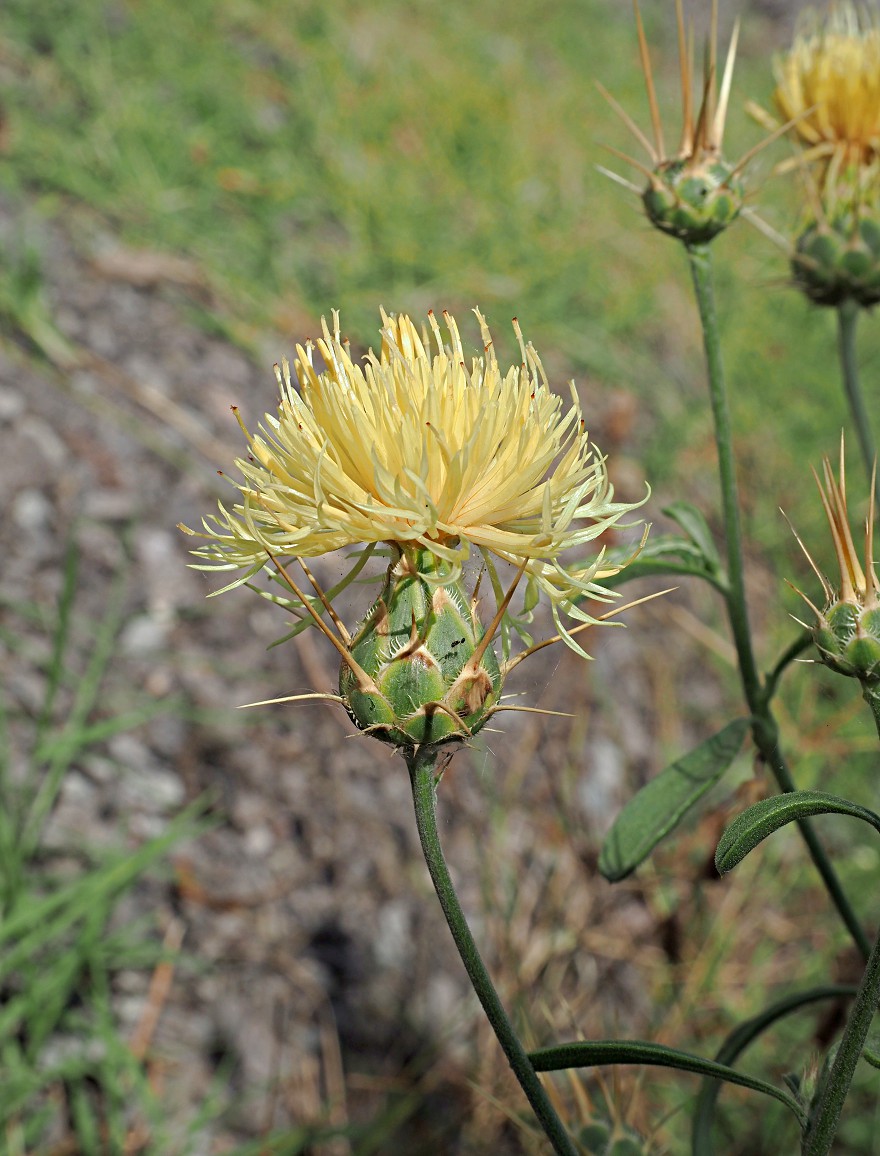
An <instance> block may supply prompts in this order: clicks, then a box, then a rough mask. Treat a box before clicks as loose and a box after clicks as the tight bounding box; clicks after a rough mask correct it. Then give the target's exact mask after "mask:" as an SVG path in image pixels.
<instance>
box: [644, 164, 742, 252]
mask: <svg viewBox="0 0 880 1156" xmlns="http://www.w3.org/2000/svg"><path fill="white" fill-rule="evenodd" d="M744 198H745V189H744V187H743V184H742V181H740V180H739V178H738V177H737V176H736V174H735V172H734V170H733V167H732V166H731V165H728V164H727V163H726V162H725V161H723V160H721V159H717V160H710V159H705V160H703V161H702V163H699V164H694V163H693V161H692V160H690V159H685V160H681V159H676V160H672V161H665V162H664V163H663V164H661V165H659V166H658V167H657V168H656V169H655V170H654V172H653V174H652V178H651V181H650V183H649V185H648V187H647V188H646V189H645V191H644V193H643V194H642V202H643V204H644V206H645V211H646V213H647V214H648V217H649V219H650V221H651V224H653V225H654V226H655V227H656V228H658V229H660V230H661V232H664V233H668V234H669V235H670V236H672V237H676V238H677V239H678V240H679V241H684V242H685V244H688V245H704V244H705V243H706V242H707V241H711V240H712V238H713V237H717V236H718V234H719V233H721V232H723V231H724V229H726V228H727V227H728V225H731V224H733V222H734V221H735V220H736V218H737V217H738V216H739V213H740V210H741V209H742V207H743V202H744Z"/></svg>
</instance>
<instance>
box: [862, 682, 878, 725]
mask: <svg viewBox="0 0 880 1156" xmlns="http://www.w3.org/2000/svg"><path fill="white" fill-rule="evenodd" d="M862 698H864V700H865V702H866V703H867V704H868V706H869V707H870V708H871V714H872V715H873V716H874V725H875V726H876V728H877V737H878V738H880V687H878V686H876V685H869V684H868V683H866V682H863V683H862Z"/></svg>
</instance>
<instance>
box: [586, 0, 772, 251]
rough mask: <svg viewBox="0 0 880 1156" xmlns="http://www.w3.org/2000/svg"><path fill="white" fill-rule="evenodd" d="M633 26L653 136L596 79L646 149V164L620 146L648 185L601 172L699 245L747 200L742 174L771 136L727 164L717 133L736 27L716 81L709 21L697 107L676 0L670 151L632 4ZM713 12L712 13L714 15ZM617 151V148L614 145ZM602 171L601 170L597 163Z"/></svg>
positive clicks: (653, 217) (666, 226)
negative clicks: (677, 108)
mask: <svg viewBox="0 0 880 1156" xmlns="http://www.w3.org/2000/svg"><path fill="white" fill-rule="evenodd" d="M635 10H636V29H637V31H638V37H639V52H640V55H641V61H642V71H643V72H644V75H645V85H646V88H647V92H648V104H649V107H650V113H651V124H652V128H653V139H649V137H648V136H646V135H645V134H644V133H643V132H642V131H641V129H639V128H638V126H637V125H636V124H635V122H634V121H633V120H631V119H630V117H629V115H628V114H627V113H626V112H625V111H624V110H623V108H621V106H620V105H619V104H618V103H617V101H616V100H614V98H613V97H612V96H610V94H608V93H606V92H605V90H604V89H603V88H601V86H600V91H601V92H602V93H603V95H604V96H605V97H606V99H607V100H608V101H609V103H610V104H611V107H612V108H613V109H614V111H615V112H616V113H617V114H618V115H619V116H620V117H621V118H622V119H623V122H624V124H625V125H626V126H627V128H628V129H629V130H630V132H631V133H632V134H633V136H634V137H635V138H636V139H637V140H638V141H639V143H640V144H641V145H642V146H643V147H644V148H645V149H646V150H647V152H648V155H649V157H650V164H648V165H645V164H642V163H641V161H638V160H634V159H633V158H632V157H628V156H625V155H624V154H623V153H618V154H617V155H619V156H621V157H622V158H623V159H624V160H626V161H627V162H628V163H629V164H631V165H632V166H633V168H635V169H637V170H638V171H639V172H640V173H642V175H643V176H644V177H646V178H647V185H645V186H644V187H643V188H642V189H640V188H638V186H636V185H634V184H632V183H630V182H629V181H627V180H624V179H623V178H622V177H619V176H616V174H614V173H607V175H608V176H611V177H612V178H614V179H615V180H616V181H618V183H620V184H623V185H624V186H625V187H627V188H630V189H632V190H633V191H634V192H637V193H639V194H640V196H641V198H642V204H643V205H644V208H645V212H646V214H647V217H648V220H649V221H650V222H651V224H652V225H654V227H655V228H657V229H659V230H660V231H661V232H663V233H666V234H667V235H669V236H671V237H675V238H676V239H677V240H679V241H682V242H683V243H684V244H685V245H688V246H694V247H696V246H702V245H705V244H707V243H708V242H709V241H711V240H712V239H713V238H714V237H717V236H718V234H719V233H722V232H723V231H724V230H725V229H726V228H728V226H729V225H732V224H733V222H734V221H735V220H736V218H737V217H738V216H739V214H740V212H741V211H742V208H743V205H744V203H745V187H744V185H743V182H742V179H741V174H742V172H743V170H744V169H745V167H746V165H747V164H748V162H749V161H750V160H751V158H752V157H753V156H754V155H755V153H756V152H758V151H759V150H760V149H761V148H763V147H764V146H765V145H766V144H768V143H769V139H772V138H769V139H768V140H765V141H763V142H762V143H761V144H759V145H758V146H757V147H756V148H754V149H752V150H750V152H748V153H746V155H745V156H744V157H742V158H741V159H740V160H739V161H738V162H737V163H736V164H735V165H734V164H728V162H727V161H726V160H725V159H724V155H723V148H722V145H723V139H724V128H725V121H726V119H727V110H728V107H729V104H730V92H731V85H732V83H733V67H734V61H735V59H736V47H737V40H738V35H739V28H738V26H735V27H734V30H733V35H732V36H731V39H730V47H729V49H728V52H727V59H726V61H725V64H724V69H723V72H722V75H721V82H720V85H718V84H717V83H716V77H717V74H718V68H717V63H718V62H717V60H716V47H715V42H716V38H717V28H716V27H715V21H714V20H713V28H712V33H711V34H710V37H709V40H708V43H707V45H706V49H707V51H706V72H705V77H704V82H703V86H702V99H701V101H700V103H699V107H697V93H696V92H695V90H694V82H693V76H692V68H691V57H690V52H689V50H688V47H687V45H688V42H689V41H690V37H689V36H688V34H687V33H686V31H685V27H684V16H683V13H682V8H681V5H680V4H678V5H677V6H676V15H677V21H678V45H679V57H680V61H679V62H680V66H681V106H682V121H683V126H682V134H681V141H680V143H679V146H678V149H677V151H676V152H675V153H671V152H668V151H667V149H666V144H665V140H664V133H663V127H662V123H661V116H660V105H659V102H658V100H657V91H656V89H655V86H654V76H653V70H652V68H651V58H650V54H649V52H648V43H647V39H646V37H645V30H644V26H643V24H642V18H641V14H640V13H639V8H638V3H636V4H635ZM716 15H717V14H716ZM612 151H614V152H616V150H612ZM603 171H605V170H603Z"/></svg>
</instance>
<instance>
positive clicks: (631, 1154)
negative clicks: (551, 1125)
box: [578, 1120, 650, 1156]
mask: <svg viewBox="0 0 880 1156" xmlns="http://www.w3.org/2000/svg"><path fill="white" fill-rule="evenodd" d="M578 1139H579V1140H580V1143H581V1147H582V1148H583V1149H584V1151H585V1152H586V1153H588V1156H646V1153H647V1152H649V1151H650V1149H649V1147H648V1146H647V1145H646V1143H645V1141H644V1140H643V1139H642V1138H641V1136H639V1134H638V1133H637V1132H634V1131H633V1130H632V1129H631V1128H628V1127H626V1125H624V1124H620V1123H611V1122H610V1121H609V1122H605V1121H600V1120H594V1121H592V1122H591V1123H589V1124H586V1125H585V1126H584V1127H583V1128H582V1129H581V1132H580V1136H579V1137H578Z"/></svg>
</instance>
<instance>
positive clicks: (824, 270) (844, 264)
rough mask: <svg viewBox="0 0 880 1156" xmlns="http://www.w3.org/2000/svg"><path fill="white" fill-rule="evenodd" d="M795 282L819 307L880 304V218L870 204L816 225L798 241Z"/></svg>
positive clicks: (835, 213) (865, 306)
mask: <svg viewBox="0 0 880 1156" xmlns="http://www.w3.org/2000/svg"><path fill="white" fill-rule="evenodd" d="M791 270H792V273H793V275H794V280H795V283H796V284H797V286H798V288H799V289H801V290H802V292H803V293H805V294H806V296H807V297H809V299H810V300H811V301H813V302H815V303H816V304H817V305H833V306H839V305H843V304H844V303H845V302H846V301H854V302H855V304H856V305H859V306H860V307H862V308H864V309H869V308H870V307H871V306H872V305H876V304H877V303H878V302H880V216H878V214H877V212H876V211H869V210H868V209H866V208H865V207H864V206H857V207H855V208H843V209H840V210H838V211H836V212H834V213H833V214H831V215H829V216H827V217H825V218H824V219H818V220H814V221H811V222H810V224H808V225H807V226H806V228H805V229H804V230H803V231H802V232H801V234H800V236H799V237H798V238H797V241H796V242H795V250H794V253H793V255H792V258H791Z"/></svg>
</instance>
